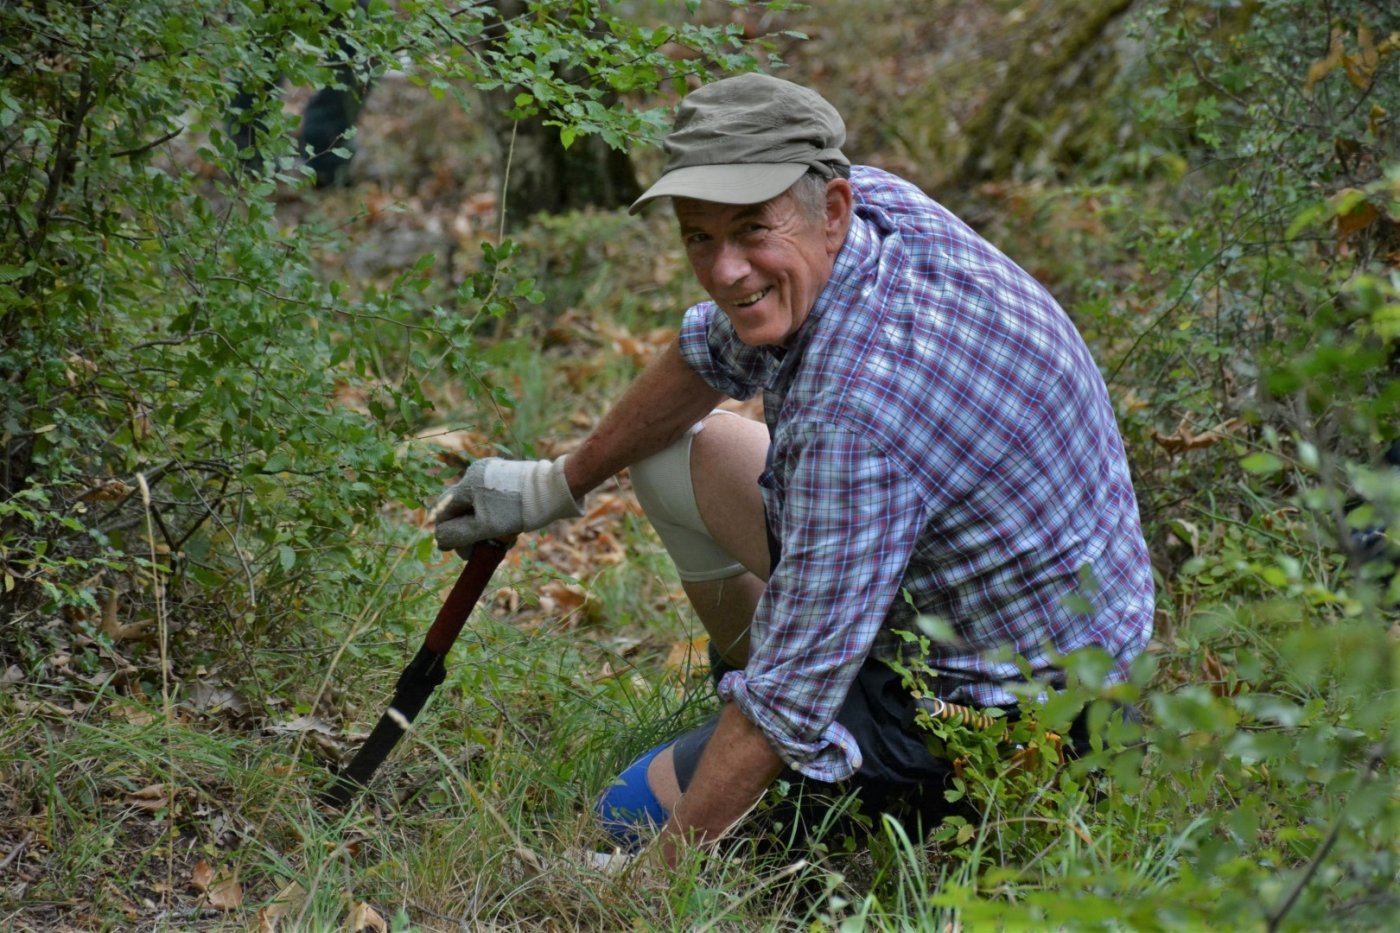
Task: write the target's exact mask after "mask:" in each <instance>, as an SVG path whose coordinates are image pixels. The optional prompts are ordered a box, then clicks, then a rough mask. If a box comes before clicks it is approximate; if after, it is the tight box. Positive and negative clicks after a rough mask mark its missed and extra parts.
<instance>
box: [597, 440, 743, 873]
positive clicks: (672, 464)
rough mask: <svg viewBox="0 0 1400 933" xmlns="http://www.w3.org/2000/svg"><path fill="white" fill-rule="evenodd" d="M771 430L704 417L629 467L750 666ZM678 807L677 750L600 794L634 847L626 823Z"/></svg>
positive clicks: (716, 632)
mask: <svg viewBox="0 0 1400 933" xmlns="http://www.w3.org/2000/svg"><path fill="white" fill-rule="evenodd" d="M767 453H768V430H767V428H765V427H764V426H763V425H761V424H758V423H757V422H754V421H751V420H749V419H747V418H741V417H738V416H734V415H727V414H714V415H710V416H709V417H707V418H706V419H705V420H704V421H702V422H701V423H700V424H699V425H697V426H696V427H695V428H694V429H692V430H691V432H690V433H688V434H687V435H686V436H685V437H684V438H682V439H681V440H680V441H679V442H677V443H676V444H675V445H673V446H672V447H670V448H668V449H667V450H664V451H662V452H661V453H659V454H657V455H655V456H654V457H651V458H649V459H647V460H645V461H643V462H641V463H639V464H636V465H634V466H633V467H632V469H631V474H632V485H633V488H634V489H635V490H636V492H637V498H638V499H639V500H640V501H641V503H642V507H643V508H644V509H645V510H646V513H647V517H648V518H649V519H650V520H651V522H652V525H653V526H654V527H655V528H656V530H657V533H658V534H659V535H660V536H661V539H662V542H663V543H664V544H665V545H666V549H667V551H668V552H669V553H670V554H671V557H672V559H673V560H674V561H675V563H676V567H677V569H678V571H679V572H680V575H681V585H682V586H683V587H684V589H685V593H686V596H687V597H688V598H689V600H690V602H691V605H693V606H694V607H695V612H696V614H697V615H698V616H699V617H700V621H701V623H702V624H703V625H704V626H705V631H706V632H707V633H708V634H709V636H710V644H711V645H712V646H713V647H714V649H715V651H716V653H717V654H718V655H719V656H720V657H721V658H722V659H723V660H724V661H726V662H727V663H729V664H732V665H733V666H735V667H743V666H744V664H745V663H746V662H747V660H748V630H749V624H750V623H751V621H752V620H753V611H754V607H755V606H757V605H758V599H759V597H760V596H761V595H762V594H763V587H764V585H765V581H766V580H767V579H768V574H769V569H770V568H769V557H768V533H767V528H766V527H765V519H764V512H763V499H762V497H761V495H760V494H759V489H758V477H759V474H760V473H762V472H763V466H764V462H765V460H766V458H767ZM679 799H680V788H679V786H678V784H677V781H676V774H675V766H674V764H673V751H672V748H671V745H670V744H667V745H665V746H664V747H659V748H654V749H652V750H650V751H648V752H647V753H646V754H645V755H643V756H642V757H641V758H639V759H638V760H637V761H636V762H634V763H633V764H632V766H631V767H629V768H628V769H627V770H626V771H625V772H623V774H622V776H621V777H620V778H619V779H618V782H617V783H616V784H614V785H613V786H612V787H611V788H609V790H608V791H607V792H606V793H605V794H604V795H603V798H602V799H601V800H600V801H599V803H598V810H599V812H600V813H601V815H602V816H603V819H604V825H605V826H606V827H607V828H608V829H609V831H610V832H612V833H613V835H614V836H615V837H616V838H617V839H618V840H619V841H620V842H622V843H623V844H624V845H629V846H630V845H635V843H636V835H635V833H634V832H633V831H632V830H631V829H630V828H629V825H628V824H629V823H638V824H640V823H644V822H656V815H657V807H658V806H659V807H660V808H662V809H663V810H664V812H665V813H666V814H669V813H670V812H671V810H672V809H673V808H674V807H675V805H676V801H677V800H679Z"/></svg>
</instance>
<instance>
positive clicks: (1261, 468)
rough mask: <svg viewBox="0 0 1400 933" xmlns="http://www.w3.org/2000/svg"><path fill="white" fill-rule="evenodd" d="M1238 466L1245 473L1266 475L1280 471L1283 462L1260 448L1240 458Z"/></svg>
mask: <svg viewBox="0 0 1400 933" xmlns="http://www.w3.org/2000/svg"><path fill="white" fill-rule="evenodd" d="M1240 466H1241V467H1242V468H1243V469H1244V471H1245V472H1246V473H1254V474H1258V475H1267V474H1272V473H1278V472H1280V471H1282V470H1283V467H1284V463H1283V461H1282V460H1280V459H1279V458H1278V457H1276V456H1275V455H1273V454H1271V453H1269V452H1268V451H1264V450H1260V451H1256V452H1254V453H1252V454H1250V455H1249V456H1247V457H1245V458H1244V459H1243V460H1241V461H1240Z"/></svg>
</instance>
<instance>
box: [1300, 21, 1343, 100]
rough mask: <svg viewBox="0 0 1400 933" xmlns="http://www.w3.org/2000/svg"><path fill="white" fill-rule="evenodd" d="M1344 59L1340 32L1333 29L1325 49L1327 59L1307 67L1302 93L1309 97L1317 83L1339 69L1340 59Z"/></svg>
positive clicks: (1319, 60)
mask: <svg viewBox="0 0 1400 933" xmlns="http://www.w3.org/2000/svg"><path fill="white" fill-rule="evenodd" d="M1345 57H1346V47H1345V46H1344V45H1342V31H1341V30H1340V29H1334V30H1332V42H1331V44H1330V45H1329V46H1328V48H1327V57H1326V58H1321V59H1318V60H1317V61H1315V62H1313V63H1312V64H1311V65H1309V66H1308V75H1307V78H1305V79H1304V81H1303V93H1304V94H1307V95H1308V96H1309V97H1311V96H1312V92H1313V88H1314V87H1316V86H1317V82H1319V81H1321V80H1322V79H1323V78H1325V77H1327V76H1328V75H1330V74H1331V73H1332V72H1334V71H1336V70H1337V69H1338V68H1339V67H1341V64H1342V59H1343V58H1345Z"/></svg>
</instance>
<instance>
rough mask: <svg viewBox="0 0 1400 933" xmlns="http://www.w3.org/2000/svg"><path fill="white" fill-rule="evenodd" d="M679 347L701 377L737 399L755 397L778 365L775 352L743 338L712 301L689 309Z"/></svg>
mask: <svg viewBox="0 0 1400 933" xmlns="http://www.w3.org/2000/svg"><path fill="white" fill-rule="evenodd" d="M680 348H681V358H682V359H684V360H685V361H686V363H688V364H689V365H690V368H691V369H693V370H695V372H696V373H697V374H698V375H699V376H700V378H701V379H704V380H705V382H706V383H708V384H709V385H710V387H711V388H713V389H715V390H716V391H718V392H723V393H724V394H725V395H727V396H729V397H730V398H734V399H746V398H750V397H752V396H753V395H754V394H755V393H756V392H758V391H759V390H760V389H762V388H763V387H764V386H766V385H767V384H768V382H769V380H770V379H771V378H772V374H773V372H774V370H775V369H776V368H777V362H776V361H775V360H774V358H773V355H772V353H771V352H770V351H768V350H764V349H761V348H755V347H750V346H748V345H746V344H745V343H744V342H743V341H742V340H740V339H739V335H738V334H737V333H735V331H734V325H732V324H731V323H729V318H727V317H725V316H724V314H723V313H721V312H720V311H719V309H718V308H716V307H715V305H714V302H710V301H705V302H701V303H700V304H698V305H695V306H694V307H692V308H690V309H689V310H688V311H686V313H685V318H684V320H683V321H682V323H681V335H680Z"/></svg>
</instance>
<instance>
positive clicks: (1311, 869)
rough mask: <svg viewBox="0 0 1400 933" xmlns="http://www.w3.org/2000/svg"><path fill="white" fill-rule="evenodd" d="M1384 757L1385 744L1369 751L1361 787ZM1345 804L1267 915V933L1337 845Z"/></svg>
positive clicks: (1294, 902)
mask: <svg viewBox="0 0 1400 933" xmlns="http://www.w3.org/2000/svg"><path fill="white" fill-rule="evenodd" d="M1384 757H1385V743H1384V742H1381V743H1379V744H1377V745H1376V746H1375V747H1374V748H1373V749H1371V754H1370V755H1368V756H1367V758H1366V773H1365V774H1364V775H1363V776H1362V777H1363V785H1364V784H1366V783H1369V782H1370V781H1371V779H1372V778H1374V777H1375V776H1376V769H1377V768H1379V767H1380V764H1381V759H1383V758H1384ZM1346 810H1347V808H1346V803H1345V802H1343V804H1342V807H1341V810H1340V812H1338V814H1337V817H1336V819H1334V820H1333V821H1332V829H1331V830H1330V831H1329V832H1328V833H1327V838H1326V839H1324V840H1323V841H1322V845H1320V846H1318V847H1317V851H1316V852H1314V853H1313V857H1312V860H1311V861H1310V862H1308V867H1307V868H1306V869H1304V870H1303V873H1302V874H1301V875H1299V876H1298V880H1297V881H1295V882H1294V883H1293V889H1292V890H1291V891H1289V892H1288V896H1287V897H1285V898H1284V899H1283V903H1282V904H1280V905H1279V907H1278V910H1276V911H1274V912H1273V913H1272V914H1270V915H1269V922H1268V925H1267V926H1266V927H1265V929H1266V930H1268V931H1269V933H1274V931H1276V930H1277V929H1278V928H1279V925H1280V924H1282V923H1283V918H1284V917H1286V916H1288V912H1289V911H1290V910H1292V909H1293V905H1294V904H1296V903H1297V902H1298V897H1299V895H1301V894H1302V893H1303V889H1304V888H1306V887H1307V886H1308V884H1309V883H1311V882H1312V880H1313V876H1315V875H1316V874H1317V870H1318V869H1319V868H1321V867H1322V863H1323V861H1324V860H1325V859H1326V858H1327V855H1328V853H1330V852H1331V851H1332V847H1333V846H1334V845H1336V844H1337V839H1338V837H1340V836H1341V834H1342V824H1343V817H1345V816H1346Z"/></svg>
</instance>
